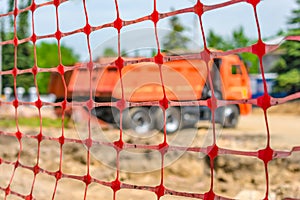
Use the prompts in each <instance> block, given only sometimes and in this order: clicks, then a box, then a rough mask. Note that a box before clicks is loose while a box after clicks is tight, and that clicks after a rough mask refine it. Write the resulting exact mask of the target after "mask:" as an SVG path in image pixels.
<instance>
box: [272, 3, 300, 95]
mask: <svg viewBox="0 0 300 200" xmlns="http://www.w3.org/2000/svg"><path fill="white" fill-rule="evenodd" d="M296 3H297V5H298V7H297V8H296V9H294V10H293V11H292V15H291V17H290V18H289V19H288V21H287V22H288V24H289V26H290V28H289V29H288V32H287V34H286V35H298V36H299V35H300V0H296ZM280 48H281V50H282V51H283V52H284V53H283V54H282V56H281V58H280V59H279V61H278V62H277V63H276V64H275V65H274V67H273V69H272V71H273V72H276V73H278V78H277V81H276V84H275V90H276V91H277V92H283V91H285V92H288V93H294V92H299V91H300V42H299V41H285V42H284V43H283V44H282V45H281V47H280Z"/></svg>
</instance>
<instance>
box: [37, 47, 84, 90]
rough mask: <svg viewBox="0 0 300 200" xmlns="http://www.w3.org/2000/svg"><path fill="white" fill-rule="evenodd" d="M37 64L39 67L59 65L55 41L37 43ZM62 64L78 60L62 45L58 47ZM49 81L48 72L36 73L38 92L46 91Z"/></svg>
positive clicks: (70, 50)
mask: <svg viewBox="0 0 300 200" xmlns="http://www.w3.org/2000/svg"><path fill="white" fill-rule="evenodd" d="M36 48H37V50H36V54H37V65H38V66H39V67H41V68H51V67H56V66H58V65H59V57H58V45H57V44H56V43H46V42H42V43H40V44H38V45H37V47H36ZM60 51H61V59H62V64H63V65H65V66H72V65H74V64H75V63H76V62H78V60H79V56H78V55H76V54H75V53H74V52H73V50H72V49H71V48H68V47H66V46H64V45H61V47H60ZM49 81H50V73H49V72H44V73H38V74H37V82H38V88H39V92H40V93H41V94H45V93H48V86H49Z"/></svg>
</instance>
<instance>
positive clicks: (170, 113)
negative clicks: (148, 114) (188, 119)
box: [156, 107, 181, 134]
mask: <svg viewBox="0 0 300 200" xmlns="http://www.w3.org/2000/svg"><path fill="white" fill-rule="evenodd" d="M180 128H181V114H180V110H179V109H178V108H174V107H170V108H168V109H167V110H166V133H167V134H172V133H175V132H176V131H178V130H179V129H180ZM156 129H158V130H160V131H161V132H164V116H163V112H162V110H161V109H159V110H157V112H156Z"/></svg>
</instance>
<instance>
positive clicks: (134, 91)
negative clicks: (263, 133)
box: [50, 55, 251, 133]
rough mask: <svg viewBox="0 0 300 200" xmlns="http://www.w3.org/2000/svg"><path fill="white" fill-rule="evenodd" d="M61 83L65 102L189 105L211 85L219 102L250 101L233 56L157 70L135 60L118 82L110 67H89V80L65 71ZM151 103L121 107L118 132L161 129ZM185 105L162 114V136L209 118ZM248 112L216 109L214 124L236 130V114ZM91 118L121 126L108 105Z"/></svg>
mask: <svg viewBox="0 0 300 200" xmlns="http://www.w3.org/2000/svg"><path fill="white" fill-rule="evenodd" d="M97 64H101V62H98V63H96V65H97ZM207 69H209V72H208V70H207ZM208 73H210V74H211V77H212V84H209V81H208ZM51 77H52V79H51V83H50V92H51V93H54V94H55V95H56V96H57V101H61V100H63V99H64V95H65V91H64V86H63V84H62V81H61V78H60V75H58V74H56V75H55V74H53V75H52V76H51ZM65 80H66V84H67V98H68V101H86V100H88V99H89V98H90V94H92V96H93V98H94V101H95V102H116V101H118V100H120V99H122V98H124V99H125V100H126V101H128V102H155V101H156V102H157V101H159V100H161V99H163V97H164V94H165V95H166V98H167V99H168V100H169V101H172V102H191V101H197V100H205V99H208V98H210V97H211V86H212V87H213V88H214V94H215V96H216V97H217V98H218V99H223V100H241V99H248V98H251V88H250V80H249V77H248V73H247V68H246V67H245V65H244V63H243V62H242V60H241V59H240V57H239V56H237V55H227V56H222V57H219V58H214V59H213V60H211V61H210V62H209V67H208V68H207V67H206V64H205V62H204V61H203V60H201V59H197V58H194V59H191V58H189V59H187V57H184V56H182V57H177V59H174V60H171V61H168V62H165V63H164V64H163V65H162V66H161V70H160V68H159V66H158V65H157V64H155V63H153V62H138V63H135V64H129V65H127V66H125V67H123V69H122V79H120V73H119V71H118V70H117V68H116V66H113V65H108V66H105V67H97V66H94V69H93V71H92V74H91V76H90V73H89V71H88V70H87V69H86V68H84V67H82V68H78V69H75V70H73V71H68V72H67V73H65ZM162 82H163V84H162ZM162 85H164V88H163V87H162ZM151 105H152V104H151V103H150V104H147V103H146V104H143V106H138V107H137V106H132V107H129V108H126V109H125V110H124V111H123V120H122V121H123V124H122V125H123V128H131V129H133V130H135V131H136V132H137V133H146V132H148V131H150V130H152V129H158V130H163V128H164V117H163V112H162V109H161V108H160V107H159V106H151ZM156 105H157V104H156ZM186 105H187V106H170V107H169V108H168V109H167V110H166V123H165V126H166V132H167V133H174V132H176V131H178V130H179V129H181V128H184V127H191V126H195V124H196V123H198V122H199V120H211V111H210V109H209V108H208V107H206V106H195V105H189V104H188V103H187V104H186ZM250 112H251V105H247V104H237V105H227V106H224V107H220V108H218V109H217V110H216V112H215V122H216V123H220V124H222V126H223V127H235V126H236V125H237V122H238V118H239V115H240V114H242V115H244V114H248V113H250ZM92 114H93V115H95V116H97V117H98V118H99V119H101V120H103V121H105V122H107V123H111V124H115V125H118V124H119V123H120V113H119V110H118V109H117V108H115V107H112V106H109V105H108V104H107V106H99V107H95V108H93V110H92Z"/></svg>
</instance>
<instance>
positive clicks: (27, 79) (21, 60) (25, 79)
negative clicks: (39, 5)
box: [1, 0, 34, 89]
mask: <svg viewBox="0 0 300 200" xmlns="http://www.w3.org/2000/svg"><path fill="white" fill-rule="evenodd" d="M30 3H31V1H30V0H20V1H18V8H19V9H23V8H25V7H27V6H29V5H30ZM14 6H15V1H14V0H9V1H8V12H9V11H12V10H13V9H14ZM28 16H29V12H28V11H25V12H21V13H20V14H19V15H18V17H17V18H16V23H17V26H16V33H14V32H13V31H14V30H13V27H14V18H13V16H12V15H11V16H10V18H9V24H10V29H9V30H8V31H7V32H5V28H4V26H5V25H4V23H5V22H4V21H1V39H2V41H8V40H13V39H14V37H15V35H16V36H17V38H18V39H23V38H26V37H28V36H29V33H28V24H29V22H28ZM15 51H16V52H17V57H16V60H15ZM2 65H3V67H2V70H4V71H6V70H11V69H13V68H14V67H17V68H18V69H21V70H22V69H28V68H31V67H32V66H33V47H32V44H30V43H29V42H26V43H23V44H20V45H18V46H17V47H16V48H15V47H14V45H12V44H7V45H4V46H2ZM16 82H17V87H18V86H22V87H24V88H25V89H28V88H29V87H31V86H33V85H34V80H33V75H32V74H31V73H26V74H22V75H18V76H17V78H16ZM3 86H4V87H13V86H14V78H13V76H12V75H6V76H3Z"/></svg>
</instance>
